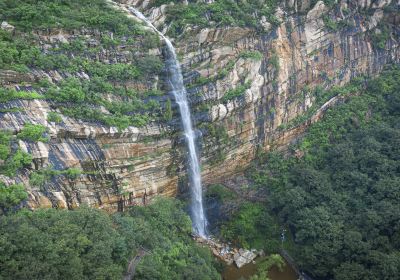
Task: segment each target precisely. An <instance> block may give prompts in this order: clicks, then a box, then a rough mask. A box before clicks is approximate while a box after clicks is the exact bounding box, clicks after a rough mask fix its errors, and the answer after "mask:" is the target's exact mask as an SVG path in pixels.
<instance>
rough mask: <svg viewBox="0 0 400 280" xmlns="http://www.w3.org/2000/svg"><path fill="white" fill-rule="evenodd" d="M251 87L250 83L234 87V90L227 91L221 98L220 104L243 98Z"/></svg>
mask: <svg viewBox="0 0 400 280" xmlns="http://www.w3.org/2000/svg"><path fill="white" fill-rule="evenodd" d="M250 86H251V81H248V82H246V83H244V84H243V85H238V86H236V88H235V89H231V90H228V91H227V92H226V93H225V95H224V96H223V97H222V102H224V103H227V102H228V101H231V100H233V99H235V98H238V97H240V96H243V94H244V93H245V92H246V90H247V89H249V88H250Z"/></svg>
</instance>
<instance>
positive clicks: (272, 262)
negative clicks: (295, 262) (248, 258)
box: [250, 254, 286, 280]
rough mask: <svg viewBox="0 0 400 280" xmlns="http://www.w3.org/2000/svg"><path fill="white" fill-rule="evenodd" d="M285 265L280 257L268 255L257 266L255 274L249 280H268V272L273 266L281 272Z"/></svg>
mask: <svg viewBox="0 0 400 280" xmlns="http://www.w3.org/2000/svg"><path fill="white" fill-rule="evenodd" d="M285 265H286V263H285V261H284V259H283V258H282V257H281V255H279V254H272V255H269V256H268V257H267V258H266V259H265V260H262V262H261V263H260V264H259V265H258V268H257V274H256V275H253V276H251V277H250V280H268V272H269V270H270V269H271V268H272V267H273V266H276V267H277V268H278V269H279V270H280V271H282V270H283V267H284V266H285Z"/></svg>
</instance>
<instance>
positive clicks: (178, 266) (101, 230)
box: [0, 199, 219, 280]
mask: <svg viewBox="0 0 400 280" xmlns="http://www.w3.org/2000/svg"><path fill="white" fill-rule="evenodd" d="M191 230H192V229H191V221H190V219H189V216H188V215H187V214H186V213H185V212H184V211H183V208H182V204H181V203H179V202H178V201H176V200H172V199H159V200H158V201H156V202H155V203H153V204H152V205H151V206H148V207H133V208H132V209H130V210H129V211H127V212H125V213H123V214H122V213H120V214H115V215H109V214H107V213H105V212H103V211H101V210H96V209H90V208H85V207H83V208H79V209H76V210H73V211H68V210H56V209H47V210H45V209H44V210H37V211H34V212H30V211H21V212H19V213H15V214H9V215H7V216H2V217H0V267H1V269H0V278H1V279H96V280H98V279H121V278H122V275H123V273H124V272H125V271H126V270H127V267H128V262H129V261H130V260H131V259H132V258H133V257H134V256H135V255H136V254H137V253H138V252H139V250H141V249H144V250H146V251H147V252H148V254H147V255H146V256H144V257H143V259H142V261H141V262H140V263H139V265H138V266H137V268H136V274H135V278H137V279H165V280H167V279H202V280H203V279H219V275H218V273H217V271H216V269H215V265H214V260H213V258H212V256H211V254H210V252H209V250H208V249H205V248H201V247H199V246H198V245H197V244H195V243H194V241H193V240H192V239H191V237H190V234H191Z"/></svg>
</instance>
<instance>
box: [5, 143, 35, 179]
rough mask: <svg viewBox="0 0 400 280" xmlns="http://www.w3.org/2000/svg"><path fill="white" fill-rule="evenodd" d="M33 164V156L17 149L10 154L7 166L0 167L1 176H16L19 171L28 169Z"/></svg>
mask: <svg viewBox="0 0 400 280" xmlns="http://www.w3.org/2000/svg"><path fill="white" fill-rule="evenodd" d="M31 163H32V156H31V155H30V154H28V153H25V152H23V151H22V150H21V149H17V150H16V151H15V152H13V153H11V154H9V156H8V158H7V160H6V161H5V164H3V165H0V174H5V175H7V176H15V173H16V172H17V171H18V169H21V168H23V167H28V166H29V165H30V164H31Z"/></svg>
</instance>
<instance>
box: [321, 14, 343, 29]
mask: <svg viewBox="0 0 400 280" xmlns="http://www.w3.org/2000/svg"><path fill="white" fill-rule="evenodd" d="M322 20H323V21H324V25H325V27H326V28H327V29H328V30H329V31H338V29H339V24H338V22H337V21H335V20H333V19H332V18H330V17H329V15H327V14H325V15H323V16H322Z"/></svg>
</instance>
